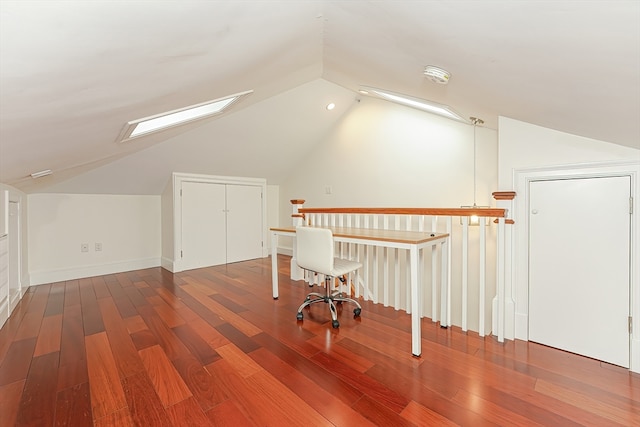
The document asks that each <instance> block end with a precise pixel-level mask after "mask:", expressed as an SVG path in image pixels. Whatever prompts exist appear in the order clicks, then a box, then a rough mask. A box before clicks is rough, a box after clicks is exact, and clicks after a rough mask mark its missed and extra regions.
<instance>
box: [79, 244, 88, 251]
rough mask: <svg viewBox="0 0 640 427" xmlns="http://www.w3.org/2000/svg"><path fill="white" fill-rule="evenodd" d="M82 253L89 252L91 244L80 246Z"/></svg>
mask: <svg viewBox="0 0 640 427" xmlns="http://www.w3.org/2000/svg"><path fill="white" fill-rule="evenodd" d="M80 252H89V244H88V243H82V244H81V245H80Z"/></svg>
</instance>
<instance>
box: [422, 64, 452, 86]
mask: <svg viewBox="0 0 640 427" xmlns="http://www.w3.org/2000/svg"><path fill="white" fill-rule="evenodd" d="M424 75H425V76H427V78H428V79H429V80H431V81H432V82H434V83H438V84H441V85H446V84H447V83H449V79H450V78H451V73H450V72H448V71H447V70H443V69H442V68H439V67H434V66H433V65H427V66H426V67H424Z"/></svg>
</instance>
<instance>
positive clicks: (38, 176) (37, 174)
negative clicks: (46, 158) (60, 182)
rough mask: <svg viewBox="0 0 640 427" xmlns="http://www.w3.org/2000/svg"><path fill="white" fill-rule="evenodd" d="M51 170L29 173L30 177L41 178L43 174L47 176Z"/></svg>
mask: <svg viewBox="0 0 640 427" xmlns="http://www.w3.org/2000/svg"><path fill="white" fill-rule="evenodd" d="M52 173H53V172H51V169H46V170H43V171H40V172H34V173H32V174H31V178H34V179H35V178H42V177H43V176H47V175H51V174H52Z"/></svg>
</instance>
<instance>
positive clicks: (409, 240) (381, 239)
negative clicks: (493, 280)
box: [271, 227, 451, 356]
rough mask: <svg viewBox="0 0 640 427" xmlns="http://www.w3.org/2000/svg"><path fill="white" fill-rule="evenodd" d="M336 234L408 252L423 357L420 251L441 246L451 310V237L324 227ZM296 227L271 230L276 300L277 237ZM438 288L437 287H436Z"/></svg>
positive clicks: (417, 344)
mask: <svg viewBox="0 0 640 427" xmlns="http://www.w3.org/2000/svg"><path fill="white" fill-rule="evenodd" d="M325 228H329V229H330V230H331V231H332V232H333V238H334V240H335V241H336V242H342V243H355V244H360V245H370V246H380V247H387V248H396V249H407V250H409V263H410V269H411V282H410V289H411V353H412V354H413V355H414V356H420V355H421V354H422V345H421V341H420V337H421V332H420V277H419V274H418V273H419V268H418V259H419V253H420V250H422V249H424V248H426V247H433V246H437V245H438V244H439V245H440V246H441V253H442V266H441V277H442V279H441V280H442V288H441V289H442V292H441V298H442V299H443V301H447V304H444V305H443V307H446V310H447V311H449V310H450V307H449V302H450V300H451V299H450V297H449V295H448V293H449V283H448V275H447V267H448V263H449V260H448V258H447V254H448V251H447V245H448V244H449V235H448V234H445V233H432V232H418V231H401V230H377V229H364V228H347V227H325ZM295 235H296V229H295V227H274V228H271V253H272V254H271V280H272V285H273V298H274V299H278V257H277V254H276V252H277V248H278V236H291V237H295ZM434 286H435V284H434ZM441 317H442V318H443V319H446V318H447V313H444V314H442V315H441Z"/></svg>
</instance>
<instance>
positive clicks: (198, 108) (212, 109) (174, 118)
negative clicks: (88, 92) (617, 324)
mask: <svg viewBox="0 0 640 427" xmlns="http://www.w3.org/2000/svg"><path fill="white" fill-rule="evenodd" d="M251 93H253V91H252V90H249V91H246V92H241V93H237V94H235V95H231V96H228V97H226V98H220V99H215V100H213V101H208V102H203V103H201V104H196V105H192V106H189V107H185V108H181V109H179V110H173V111H169V112H167V113H162V114H157V115H155V116H151V117H145V118H144V119H138V120H133V121H130V122H128V123H127V124H126V125H125V127H124V129H123V130H122V132H121V133H120V136H119V138H118V141H119V142H125V141H129V140H131V139H133V138H137V137H140V136H144V135H148V134H150V133H153V132H159V131H162V130H165V129H168V128H172V127H176V126H180V125H183V124H185V123H189V122H193V121H195V120H200V119H204V118H207V117H211V116H214V115H216V114H221V113H223V112H224V111H225V110H226V109H228V108H229V107H230V106H231V105H232V104H234V103H236V102H237V101H238V100H239V99H241V98H243V97H245V96H247V95H249V94H251Z"/></svg>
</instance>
